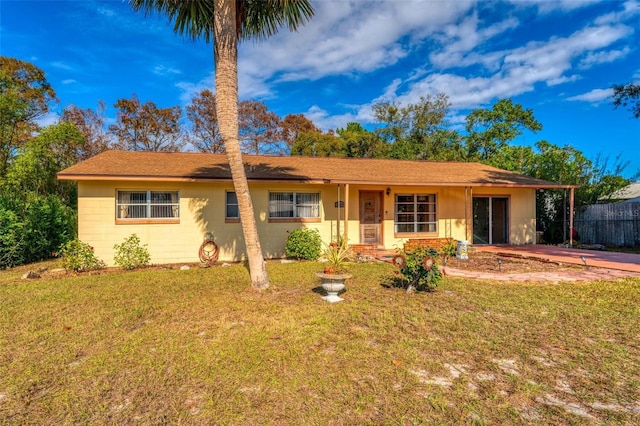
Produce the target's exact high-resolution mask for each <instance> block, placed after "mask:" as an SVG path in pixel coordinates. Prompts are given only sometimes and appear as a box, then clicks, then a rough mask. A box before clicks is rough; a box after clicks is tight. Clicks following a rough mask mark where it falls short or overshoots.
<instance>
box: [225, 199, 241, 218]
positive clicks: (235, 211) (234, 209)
mask: <svg viewBox="0 0 640 426" xmlns="http://www.w3.org/2000/svg"><path fill="white" fill-rule="evenodd" d="M226 206H227V212H226V214H225V217H226V218H227V219H239V218H240V209H239V208H238V197H236V193H235V192H227V198H226Z"/></svg>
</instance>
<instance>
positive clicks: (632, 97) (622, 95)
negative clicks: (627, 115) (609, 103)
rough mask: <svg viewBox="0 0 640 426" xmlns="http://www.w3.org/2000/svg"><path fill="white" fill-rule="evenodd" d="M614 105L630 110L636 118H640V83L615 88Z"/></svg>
mask: <svg viewBox="0 0 640 426" xmlns="http://www.w3.org/2000/svg"><path fill="white" fill-rule="evenodd" d="M613 105H614V106H615V107H616V108H618V107H620V106H622V107H625V108H627V107H628V108H629V111H630V112H631V114H633V117H634V118H640V83H628V84H625V85H621V84H615V85H614V86H613Z"/></svg>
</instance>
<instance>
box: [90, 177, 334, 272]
mask: <svg viewBox="0 0 640 426" xmlns="http://www.w3.org/2000/svg"><path fill="white" fill-rule="evenodd" d="M335 188H336V187H334V186H327V185H309V184H306V185H300V184H299V185H296V184H292V185H278V186H274V185H273V184H271V185H252V186H251V194H252V199H253V201H254V210H255V212H256V222H257V226H258V232H259V234H260V242H261V244H262V250H263V253H264V255H265V257H266V258H280V257H284V247H285V241H286V238H287V235H288V234H287V231H292V230H294V229H298V228H302V227H306V228H311V229H318V230H319V231H320V232H321V235H322V236H323V240H324V241H325V242H327V243H328V242H330V240H331V236H335V235H336V221H337V215H336V214H335V213H334V212H333V211H330V212H327V214H326V215H325V212H324V206H325V205H330V206H332V207H333V204H334V202H335V201H336V200H337V193H336V189H335ZM274 189H275V190H277V191H285V192H286V191H298V192H316V191H317V192H320V198H321V213H320V214H321V217H324V218H325V220H323V221H321V222H317V223H300V222H275V223H274V222H271V223H270V222H269V220H268V218H267V213H266V212H267V211H268V209H267V207H268V199H269V198H268V192H269V190H274ZM118 190H166V191H176V190H177V191H179V194H180V223H178V224H146V223H139V224H116V220H115V210H116V208H115V197H116V193H117V191H118ZM232 190H233V187H232V185H231V183H222V184H210V183H167V184H163V183H144V184H136V183H129V182H122V183H115V182H90V181H81V182H79V185H78V214H79V220H78V223H79V225H78V236H79V238H80V239H81V240H82V241H84V242H87V243H89V244H90V245H92V246H93V247H94V249H95V253H96V256H98V257H99V258H100V259H102V260H103V261H105V262H106V263H107V264H108V265H113V256H114V250H113V245H114V244H117V243H121V242H122V241H123V240H124V239H125V238H126V237H128V236H129V235H131V234H134V233H135V234H137V235H138V236H139V237H140V240H141V242H142V243H143V244H148V249H149V252H150V254H151V261H152V263H158V264H162V263H184V262H189V263H191V262H199V259H198V249H199V247H200V244H201V243H202V241H203V240H204V237H205V235H206V234H207V233H208V232H211V233H213V235H214V237H215V241H216V244H217V245H218V247H219V248H220V260H225V261H237V260H242V259H243V255H244V254H243V253H244V252H245V246H244V238H243V235H242V228H241V225H240V223H239V222H231V223H225V192H226V191H232ZM332 210H335V209H332Z"/></svg>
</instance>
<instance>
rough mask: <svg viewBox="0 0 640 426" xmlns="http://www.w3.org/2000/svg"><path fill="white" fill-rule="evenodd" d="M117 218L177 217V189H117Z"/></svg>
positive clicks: (178, 213)
mask: <svg viewBox="0 0 640 426" xmlns="http://www.w3.org/2000/svg"><path fill="white" fill-rule="evenodd" d="M116 218H117V219H178V218H180V200H179V197H178V191H118V194H117V198H116Z"/></svg>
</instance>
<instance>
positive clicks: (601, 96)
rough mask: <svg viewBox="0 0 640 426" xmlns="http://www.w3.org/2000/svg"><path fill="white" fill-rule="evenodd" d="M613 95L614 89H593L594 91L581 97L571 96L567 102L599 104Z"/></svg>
mask: <svg viewBox="0 0 640 426" xmlns="http://www.w3.org/2000/svg"><path fill="white" fill-rule="evenodd" d="M612 95H613V89H593V90H592V91H590V92H587V93H583V94H581V95H576V96H571V97H569V98H567V100H568V101H581V102H590V103H598V102H601V101H603V100H605V99H608V98H610V97H611V96H612Z"/></svg>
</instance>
